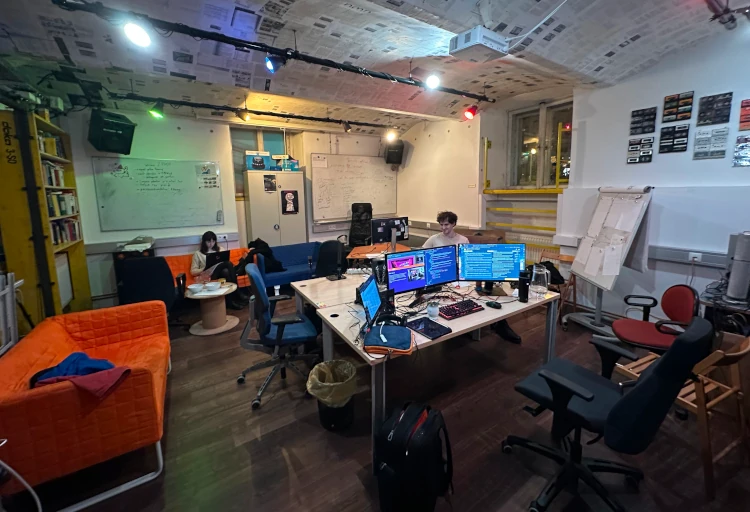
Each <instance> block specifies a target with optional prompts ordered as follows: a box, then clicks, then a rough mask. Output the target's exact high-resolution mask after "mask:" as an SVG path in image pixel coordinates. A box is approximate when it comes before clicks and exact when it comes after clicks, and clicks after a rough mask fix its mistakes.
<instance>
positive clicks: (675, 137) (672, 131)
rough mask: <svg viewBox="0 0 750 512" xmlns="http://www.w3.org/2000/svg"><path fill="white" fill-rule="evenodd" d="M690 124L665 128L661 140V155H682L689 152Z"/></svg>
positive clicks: (662, 130)
mask: <svg viewBox="0 0 750 512" xmlns="http://www.w3.org/2000/svg"><path fill="white" fill-rule="evenodd" d="M689 132H690V125H689V124H678V125H677V126H664V127H662V129H661V138H660V139H659V153H681V152H684V151H687V143H688V133H689Z"/></svg>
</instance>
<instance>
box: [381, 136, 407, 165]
mask: <svg viewBox="0 0 750 512" xmlns="http://www.w3.org/2000/svg"><path fill="white" fill-rule="evenodd" d="M403 159H404V141H402V140H396V141H393V142H389V143H388V145H387V146H386V147H385V163H387V164H397V165H401V162H402V161H403Z"/></svg>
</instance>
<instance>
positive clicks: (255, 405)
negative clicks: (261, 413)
mask: <svg viewBox="0 0 750 512" xmlns="http://www.w3.org/2000/svg"><path fill="white" fill-rule="evenodd" d="M250 407H252V408H253V411H255V410H257V409H260V398H256V399H255V400H253V403H252V404H251V405H250Z"/></svg>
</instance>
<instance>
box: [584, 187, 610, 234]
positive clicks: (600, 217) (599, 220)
mask: <svg viewBox="0 0 750 512" xmlns="http://www.w3.org/2000/svg"><path fill="white" fill-rule="evenodd" d="M611 206H612V198H611V197H603V198H602V199H601V201H599V204H598V205H596V211H594V217H593V218H592V219H591V224H590V225H589V230H588V235H589V236H590V237H591V238H596V237H597V236H599V232H600V231H601V230H602V226H603V225H604V220H605V219H606V218H607V213H609V208H610V207H611Z"/></svg>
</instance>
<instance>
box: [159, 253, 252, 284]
mask: <svg viewBox="0 0 750 512" xmlns="http://www.w3.org/2000/svg"><path fill="white" fill-rule="evenodd" d="M248 252H249V250H248V249H242V248H240V249H230V250H229V261H230V262H231V263H232V265H237V264H239V262H240V260H241V259H242V258H243V257H244V256H245V255H246V254H247V253H248ZM164 259H165V260H167V265H169V269H170V270H171V271H172V276H174V278H175V279H177V276H179V275H180V274H185V281H186V282H185V286H186V287H187V286H188V285H191V284H193V283H194V282H195V277H194V276H192V275H191V274H190V265H192V264H193V255H192V254H179V255H177V256H164ZM237 286H239V287H240V288H247V287H249V286H250V279H248V277H247V276H237Z"/></svg>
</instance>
